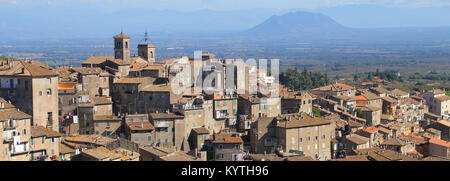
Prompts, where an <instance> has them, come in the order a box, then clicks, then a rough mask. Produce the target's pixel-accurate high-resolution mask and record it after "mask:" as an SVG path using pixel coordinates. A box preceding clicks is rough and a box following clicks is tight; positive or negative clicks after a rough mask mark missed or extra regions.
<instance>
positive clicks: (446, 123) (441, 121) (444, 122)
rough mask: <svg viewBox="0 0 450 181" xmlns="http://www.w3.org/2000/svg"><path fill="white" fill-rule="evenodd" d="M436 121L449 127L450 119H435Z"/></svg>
mask: <svg viewBox="0 0 450 181" xmlns="http://www.w3.org/2000/svg"><path fill="white" fill-rule="evenodd" d="M437 123H439V124H442V125H444V126H447V127H450V121H446V120H440V121H437Z"/></svg>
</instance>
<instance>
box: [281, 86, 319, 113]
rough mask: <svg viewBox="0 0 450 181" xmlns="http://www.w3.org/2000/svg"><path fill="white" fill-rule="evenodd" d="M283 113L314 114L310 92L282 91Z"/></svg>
mask: <svg viewBox="0 0 450 181" xmlns="http://www.w3.org/2000/svg"><path fill="white" fill-rule="evenodd" d="M280 97H281V113H283V114H288V113H300V112H304V113H306V114H312V101H313V97H312V96H311V94H309V93H308V92H299V91H290V90H283V89H282V90H280Z"/></svg>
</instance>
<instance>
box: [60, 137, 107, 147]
mask: <svg viewBox="0 0 450 181" xmlns="http://www.w3.org/2000/svg"><path fill="white" fill-rule="evenodd" d="M64 141H65V142H71V143H81V144H95V145H103V146H104V145H107V144H109V143H111V142H114V141H115V139H112V138H108V137H104V136H101V135H77V136H68V137H64Z"/></svg>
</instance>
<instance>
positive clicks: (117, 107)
mask: <svg viewBox="0 0 450 181" xmlns="http://www.w3.org/2000/svg"><path fill="white" fill-rule="evenodd" d="M113 39H114V56H91V57H89V58H88V59H86V60H85V61H84V62H82V66H81V67H72V66H58V67H50V66H48V65H46V64H43V63H41V62H39V61H29V60H13V59H10V58H7V59H4V60H0V62H1V63H0V81H1V84H0V135H1V136H2V137H3V142H2V143H1V144H0V161H9V160H10V161H244V160H249V161H447V160H449V159H450V135H449V131H450V96H449V95H447V92H446V90H441V89H433V90H430V91H424V92H405V91H404V90H400V89H388V88H387V87H385V86H384V84H383V81H382V80H380V81H378V79H380V78H378V77H376V80H377V81H375V82H373V83H367V82H366V83H363V84H361V85H360V86H354V85H349V84H347V83H345V82H341V81H333V82H330V83H329V84H328V85H325V86H321V87H318V88H313V89H310V90H304V91H297V90H293V89H290V88H288V87H287V86H285V85H283V84H280V83H278V82H276V81H275V78H274V77H273V76H272V75H271V73H268V72H267V71H266V70H264V69H260V68H258V67H256V66H253V65H248V64H246V63H244V62H243V61H238V60H236V61H233V62H230V61H228V60H225V59H221V58H217V57H216V56H215V55H214V54H213V53H210V52H204V53H202V54H201V56H199V57H189V56H182V57H174V58H171V59H166V60H157V59H156V55H155V54H156V53H157V52H156V45H154V44H151V43H149V42H147V41H145V42H141V43H140V44H138V45H137V48H138V55H131V53H130V52H131V51H130V48H131V46H132V45H131V44H130V39H131V37H130V36H129V35H127V34H125V33H123V32H121V33H119V34H117V35H115V36H114V37H113ZM146 40H147V38H146ZM196 65H200V67H196ZM186 67H189V68H190V67H194V68H193V71H191V72H188V73H187V74H182V73H183V72H185V69H186ZM230 67H231V68H230ZM242 67H244V68H242ZM229 69H231V70H232V72H233V74H235V75H236V76H232V78H231V79H230V78H229V77H228V76H224V74H225V73H226V72H228V71H229ZM239 70H242V71H239ZM180 75H181V76H180ZM210 76H212V77H214V79H213V80H212V86H213V87H215V88H216V89H212V90H206V89H205V88H204V87H203V86H205V85H198V84H196V82H197V81H198V80H199V81H198V82H203V81H205V80H207V79H208V78H209V77H210ZM239 82H244V84H243V88H242V87H240V85H238V84H239ZM175 84H177V85H175ZM178 84H180V85H178ZM229 84H232V85H231V86H230V85H229ZM252 86H256V87H252ZM176 87H182V90H183V91H182V93H176V92H177V91H176V90H174V88H176ZM230 87H231V88H230ZM241 88H242V90H241ZM251 90H256V91H251Z"/></svg>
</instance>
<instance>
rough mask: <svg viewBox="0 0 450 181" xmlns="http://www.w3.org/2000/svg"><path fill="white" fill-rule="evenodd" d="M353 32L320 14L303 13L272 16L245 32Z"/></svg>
mask: <svg viewBox="0 0 450 181" xmlns="http://www.w3.org/2000/svg"><path fill="white" fill-rule="evenodd" d="M349 31H352V29H351V28H347V27H345V26H343V25H341V24H339V23H337V22H336V21H334V20H333V19H332V18H330V17H328V16H325V15H323V14H320V13H309V12H303V11H297V12H291V13H287V14H284V15H281V16H277V15H275V16H272V17H270V18H269V19H267V20H266V21H264V22H262V23H261V24H259V25H256V26H255V27H253V28H251V29H250V30H248V31H245V32H244V34H246V35H256V36H279V37H291V36H292V37H301V36H336V35H338V34H342V33H346V32H349Z"/></svg>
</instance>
